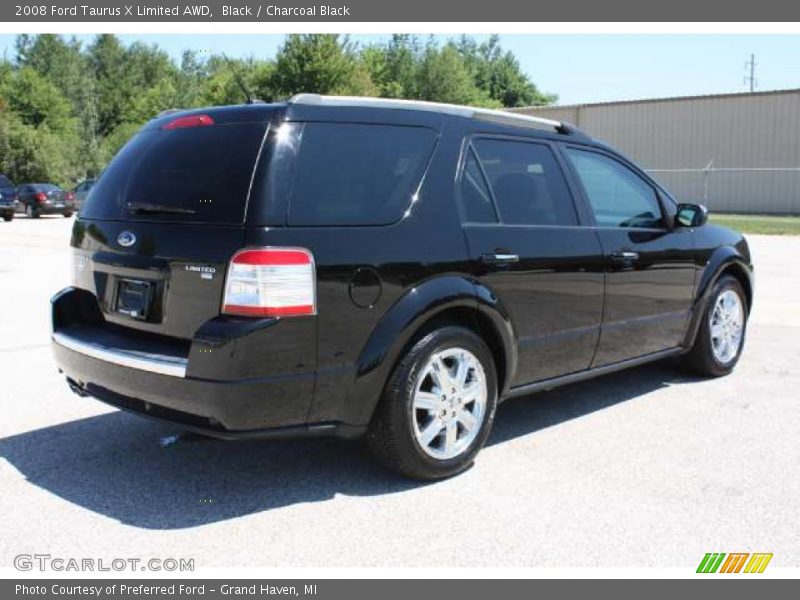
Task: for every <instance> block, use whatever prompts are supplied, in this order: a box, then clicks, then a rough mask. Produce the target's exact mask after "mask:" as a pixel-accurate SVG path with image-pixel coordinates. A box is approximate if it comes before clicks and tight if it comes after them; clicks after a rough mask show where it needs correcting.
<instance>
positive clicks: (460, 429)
mask: <svg viewBox="0 0 800 600" xmlns="http://www.w3.org/2000/svg"><path fill="white" fill-rule="evenodd" d="M487 396H488V389H487V387H486V373H485V372H484V370H483V365H481V362H480V361H479V360H478V359H477V357H476V356H475V355H474V354H472V352H470V351H469V350H464V349H463V348H447V349H445V350H441V351H439V352H436V353H434V354H433V355H432V356H431V357H430V359H429V360H428V362H427V363H426V364H425V367H424V368H423V369H422V371H421V372H420V375H419V377H418V378H417V385H416V388H415V392H414V399H413V405H412V412H413V415H412V420H413V423H414V436H415V437H416V440H417V443H418V444H419V446H420V448H422V450H423V452H425V454H427V455H428V456H430V457H432V458H435V459H438V460H447V459H449V458H454V457H456V456H458V455H459V454H461V453H462V452H464V451H466V450H467V448H469V446H470V444H472V442H473V441H474V440H475V438H476V437H477V435H478V433H479V432H480V430H481V426H482V425H483V420H484V418H485V416H486V399H487Z"/></svg>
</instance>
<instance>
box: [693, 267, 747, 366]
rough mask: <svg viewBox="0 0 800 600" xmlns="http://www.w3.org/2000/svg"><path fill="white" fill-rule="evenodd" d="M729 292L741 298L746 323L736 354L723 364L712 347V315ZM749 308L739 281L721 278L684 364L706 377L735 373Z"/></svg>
mask: <svg viewBox="0 0 800 600" xmlns="http://www.w3.org/2000/svg"><path fill="white" fill-rule="evenodd" d="M729 290H730V291H733V292H735V293H736V295H737V296H739V301H740V302H741V304H742V308H743V309H744V323H743V325H742V336H741V340H740V341H739V347H738V348H737V350H736V354H735V355H734V356H733V358H732V359H730V360H728V361H727V362H721V361H720V360H719V359H718V358H717V357H716V356H715V354H714V351H713V347H712V339H711V313H712V311H713V310H714V306H715V305H716V303H717V299H718V298H719V297H720V295H721V294H723V293H724V292H726V291H729ZM748 308H749V307H748V306H747V296H746V295H745V293H744V290H743V289H742V285H741V284H740V283H739V280H738V279H736V278H735V277H733V276H731V275H724V276H722V277H720V278H719V280H718V281H717V282H716V284H714V288H713V290H712V292H711V295H710V297H709V300H708V304H707V306H706V309H705V310H704V311H703V318H702V321H701V322H700V328H699V330H698V332H697V337H696V338H695V340H694V345H693V346H692V349H691V350H690V351H689V352H688V354H686V356H685V357H684V363H685V364H686V366H687V367H688V368H689V369H690V370H691V371H692V372H694V373H696V374H697V375H702V376H704V377H722V376H723V375H727V374H729V373H730V372H731V371H733V369H734V368H735V367H736V364H737V363H738V362H739V357H740V356H741V355H742V348H743V347H744V340H745V337H746V334H747V317H748Z"/></svg>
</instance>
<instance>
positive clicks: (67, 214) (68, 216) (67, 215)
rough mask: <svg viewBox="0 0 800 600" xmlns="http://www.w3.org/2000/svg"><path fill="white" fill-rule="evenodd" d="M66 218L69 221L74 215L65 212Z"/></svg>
mask: <svg viewBox="0 0 800 600" xmlns="http://www.w3.org/2000/svg"><path fill="white" fill-rule="evenodd" d="M64 216H65V217H66V218H67V219H69V218H70V217H71V216H72V213H71V212H65V213H64Z"/></svg>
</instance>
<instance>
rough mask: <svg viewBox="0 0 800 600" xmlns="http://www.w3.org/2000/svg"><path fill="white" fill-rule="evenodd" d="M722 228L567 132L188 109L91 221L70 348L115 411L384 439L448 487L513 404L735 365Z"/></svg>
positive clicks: (343, 111) (403, 107) (64, 343)
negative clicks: (598, 383) (608, 378)
mask: <svg viewBox="0 0 800 600" xmlns="http://www.w3.org/2000/svg"><path fill="white" fill-rule="evenodd" d="M707 218H708V213H707V211H706V209H705V208H704V207H702V206H700V205H695V204H679V203H678V202H676V201H675V200H674V199H673V198H672V196H671V195H670V194H669V193H668V192H667V191H666V190H665V189H664V188H662V187H661V186H660V185H659V184H658V183H657V182H656V181H654V180H653V179H652V178H650V176H649V175H648V174H647V173H645V172H644V171H642V170H641V169H640V168H639V167H637V166H636V165H635V164H633V163H631V162H630V161H629V160H627V159H626V158H625V157H624V156H622V155H620V154H619V153H617V152H616V151H614V150H613V149H611V148H609V147H608V146H606V145H605V144H603V143H602V142H598V141H596V140H593V139H592V138H590V137H589V136H588V135H586V134H585V133H583V132H581V131H580V130H578V129H576V128H574V127H572V126H570V125H569V124H565V123H560V122H557V121H550V120H544V119H537V118H533V117H526V116H523V115H516V114H511V113H504V112H499V111H491V110H486V109H478V108H470V107H457V106H451V105H441V104H433V103H427V102H410V101H400V100H388V99H381V100H378V99H359V98H335V97H321V96H317V95H307V94H304V95H300V96H296V97H295V98H293V99H292V100H291V101H289V102H287V103H282V104H253V105H245V106H235V107H216V108H207V109H202V110H194V111H189V112H183V113H172V114H166V115H162V116H161V117H159V118H156V119H154V120H153V121H151V122H150V123H148V124H147V125H146V126H145V127H144V128H143V129H142V130H141V131H140V132H138V133H137V134H136V136H135V137H134V138H133V140H132V141H131V142H129V143H128V145H126V146H125V148H124V149H123V150H122V151H121V152H120V153H119V154H117V156H116V157H115V158H114V160H113V161H112V163H111V164H110V165H109V167H108V169H107V170H106V171H105V173H104V174H103V176H102V178H101V179H100V181H99V182H98V184H97V187H96V188H95V189H94V190H93V191H92V193H91V194H90V196H89V198H88V200H87V201H86V204H85V205H84V206H83V208H82V210H81V213H80V215H79V217H78V219H76V221H75V224H74V227H73V231H72V241H71V244H72V248H73V253H74V254H73V273H72V277H73V280H72V285H71V286H70V287H67V288H65V289H64V290H62V291H61V292H59V293H58V294H57V295H56V296H55V297H54V298H53V307H52V339H53V349H54V352H55V358H56V362H57V364H58V367H59V371H60V372H62V373H63V374H64V375H65V376H66V378H67V382H68V384H69V385H70V387H71V388H72V390H73V391H75V392H76V393H78V394H80V395H88V396H93V397H95V398H98V399H100V400H102V401H105V402H107V403H109V404H111V405H113V406H117V407H120V408H124V409H126V410H130V411H133V412H137V413H140V414H142V415H146V416H150V417H155V418H160V419H164V420H167V421H170V422H173V423H177V424H178V425H179V426H181V427H182V428H185V429H189V430H194V431H199V432H201V433H204V434H206V435H211V436H216V437H219V438H224V439H253V438H255V437H264V438H269V437H273V438H274V437H287V436H291V435H339V436H342V437H358V436H364V437H365V438H366V441H367V442H368V444H369V445H370V447H371V448H372V449H373V450H374V452H375V453H376V455H377V456H378V457H379V458H380V459H381V460H382V461H383V462H384V463H385V464H387V465H388V466H390V467H391V468H393V469H395V470H397V471H399V472H400V473H402V474H404V475H407V476H409V477H414V478H417V479H437V478H441V477H447V476H450V475H453V474H455V473H458V472H460V471H462V470H464V469H466V468H467V467H468V466H469V465H470V464H471V462H472V460H473V459H474V457H475V455H476V454H477V453H478V451H479V450H480V449H481V447H482V446H483V445H484V443H485V442H486V440H487V438H488V436H489V434H490V431H491V428H492V422H493V420H494V415H495V408H496V406H497V403H498V402H499V401H500V400H503V399H505V398H511V397H513V396H524V395H528V394H530V393H532V392H535V391H539V390H547V389H550V388H554V387H556V386H559V385H563V384H567V383H571V382H575V381H579V380H583V379H588V378H589V377H595V376H598V375H606V374H608V373H611V372H614V371H618V370H620V369H623V368H628V367H633V366H636V365H641V364H643V363H646V362H650V361H653V360H657V359H662V358H667V357H671V356H678V355H683V356H684V357H685V360H686V363H687V365H688V366H689V367H690V368H691V369H692V370H693V371H694V372H696V373H700V374H702V375H705V376H712V377H718V376H722V375H726V374H728V373H730V372H731V371H732V370H733V369H734V367H735V366H736V363H737V361H738V359H739V356H740V352H741V349H742V345H743V344H744V339H745V330H746V325H747V317H748V314H749V311H750V306H751V303H752V297H753V292H752V290H753V287H752V285H753V283H752V264H751V261H750V252H749V249H748V245H747V242H746V241H745V239H744V238H743V237H742V235H741V234H739V233H737V232H735V231H732V230H729V229H725V228H723V227H719V226H716V225H713V224H709V223H707ZM650 374H651V375H652V372H650ZM646 376H648V373H647V372H643V374H640V375H638V376H637V377H646ZM659 384H660V380H657V381H655V382H654V385H659ZM687 418H689V419H691V418H692V417H691V416H689V417H687ZM653 423H654V425H653V426H654V427H655V426H661V425H660V424H659V423H658V417H657V415H654V416H653ZM632 451H635V449H632ZM145 460H146V457H144V456H143V457H142V464H143V468H147V464H146V462H145ZM527 460H532V459H527Z"/></svg>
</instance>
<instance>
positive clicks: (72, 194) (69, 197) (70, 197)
mask: <svg viewBox="0 0 800 600" xmlns="http://www.w3.org/2000/svg"><path fill="white" fill-rule="evenodd" d="M67 200H75V192H67Z"/></svg>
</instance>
